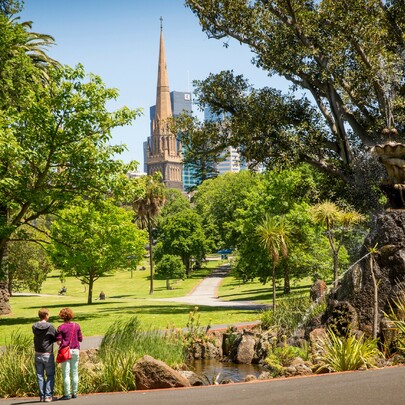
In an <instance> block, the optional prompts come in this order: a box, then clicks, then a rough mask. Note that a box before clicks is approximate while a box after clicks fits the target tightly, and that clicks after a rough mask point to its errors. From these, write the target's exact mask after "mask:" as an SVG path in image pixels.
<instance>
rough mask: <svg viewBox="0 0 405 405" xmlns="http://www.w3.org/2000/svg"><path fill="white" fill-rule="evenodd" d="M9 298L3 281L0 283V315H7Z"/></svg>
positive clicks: (8, 312)
mask: <svg viewBox="0 0 405 405" xmlns="http://www.w3.org/2000/svg"><path fill="white" fill-rule="evenodd" d="M9 300H10V298H9V295H8V290H7V284H6V283H4V282H1V283H0V315H7V314H10V313H11V308H10V304H9V303H8V302H9Z"/></svg>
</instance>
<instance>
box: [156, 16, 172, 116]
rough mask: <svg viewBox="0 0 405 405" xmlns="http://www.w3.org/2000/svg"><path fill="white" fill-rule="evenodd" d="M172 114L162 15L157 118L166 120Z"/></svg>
mask: <svg viewBox="0 0 405 405" xmlns="http://www.w3.org/2000/svg"><path fill="white" fill-rule="evenodd" d="M171 116H172V107H171V103H170V90H169V78H168V74H167V65H166V52H165V44H164V40H163V18H162V17H160V47H159V65H158V79H157V91H156V119H157V120H166V119H167V118H169V117H171Z"/></svg>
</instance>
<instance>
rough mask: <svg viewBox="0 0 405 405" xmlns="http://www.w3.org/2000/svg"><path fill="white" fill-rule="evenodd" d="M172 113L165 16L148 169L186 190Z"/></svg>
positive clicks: (147, 149)
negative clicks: (164, 35)
mask: <svg viewBox="0 0 405 405" xmlns="http://www.w3.org/2000/svg"><path fill="white" fill-rule="evenodd" d="M189 98H190V103H191V95H189ZM186 101H187V100H186ZM172 116H173V112H172V103H171V97H170V90H169V79H168V74H167V69H166V53H165V47H164V40H163V28H162V19H161V24H160V47H159V64H158V79H157V91H156V105H155V108H154V116H153V119H152V122H151V136H150V137H148V140H147V143H146V145H145V149H146V159H145V162H146V172H147V174H149V175H151V174H154V173H156V172H161V173H162V176H163V182H164V183H165V184H166V185H167V187H169V188H176V189H178V190H181V191H183V181H182V166H183V163H182V151H181V144H180V142H179V141H178V140H177V137H176V134H173V133H172V132H171V131H170V128H169V125H168V121H169V119H170V118H171V117H172Z"/></svg>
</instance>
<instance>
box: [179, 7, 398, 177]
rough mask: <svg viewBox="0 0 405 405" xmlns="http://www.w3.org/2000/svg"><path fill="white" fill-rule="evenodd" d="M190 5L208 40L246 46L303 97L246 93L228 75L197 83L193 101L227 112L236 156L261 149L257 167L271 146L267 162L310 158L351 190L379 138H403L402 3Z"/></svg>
mask: <svg viewBox="0 0 405 405" xmlns="http://www.w3.org/2000/svg"><path fill="white" fill-rule="evenodd" d="M186 5H187V6H188V7H189V8H190V9H191V10H192V11H193V12H194V13H195V14H196V16H197V17H198V18H199V21H200V24H201V26H202V28H203V30H204V31H205V32H206V33H207V35H208V36H209V37H212V38H216V39H222V38H226V39H229V38H233V39H236V40H237V41H238V42H240V43H242V44H246V45H247V46H248V47H249V48H250V49H251V51H252V52H253V54H254V55H255V58H254V63H255V64H256V65H257V67H259V68H261V69H264V70H266V71H268V72H269V74H270V75H274V74H278V75H280V76H282V77H284V78H286V79H287V80H288V81H290V83H291V84H292V90H304V91H305V92H306V94H307V95H308V98H305V97H304V98H301V99H299V100H297V99H296V98H294V97H292V96H291V95H288V96H283V95H281V94H280V93H279V92H277V91H276V90H274V89H262V90H259V91H251V92H249V91H248V85H247V83H246V82H244V81H243V80H242V78H241V77H240V76H236V77H234V76H233V74H231V73H229V72H228V73H223V74H220V75H218V76H211V77H210V78H209V79H207V81H205V82H201V83H200V86H199V87H200V89H202V92H201V94H200V96H202V97H200V96H197V97H198V98H200V99H201V101H202V102H203V103H205V104H209V105H210V106H211V107H212V108H214V112H222V111H225V112H229V113H231V114H232V120H233V125H230V127H231V129H230V131H229V133H230V134H231V135H230V140H229V142H230V143H231V144H232V143H233V144H236V143H239V145H237V146H242V148H241V152H242V153H245V149H244V148H245V147H246V148H247V150H248V151H249V152H251V153H250V158H254V157H255V155H256V152H258V155H257V160H259V161H262V160H263V154H261V153H260V151H262V150H265V151H267V150H269V148H270V152H269V160H270V161H277V162H281V163H283V161H285V159H288V160H291V159H295V160H297V161H306V162H309V163H310V164H312V165H313V166H315V167H317V168H319V169H321V170H323V171H325V172H327V173H330V174H332V175H333V176H335V177H339V178H340V179H342V180H343V181H344V182H345V183H351V184H353V182H355V180H356V174H357V171H356V164H357V163H358V162H359V161H361V160H364V158H365V153H366V151H367V150H368V148H369V147H370V146H373V145H374V144H375V143H376V142H381V140H383V137H382V133H383V132H384V133H387V134H388V135H391V136H393V135H395V134H396V133H397V131H396V130H394V127H396V128H397V130H398V132H399V133H400V134H402V133H403V132H404V131H403V130H404V124H405V115H404V112H405V110H404V105H405V104H404V94H405V92H404V91H403V90H404V86H405V81H404V80H403V71H404V67H405V61H404V59H403V56H402V55H403V53H404V48H405V45H404V44H405V41H404V32H405V19H404V13H403V2H402V1H401V0H392V1H391V0H390V1H376V0H366V1H365V0H350V1H349V0H344V1H339V2H337V1H331V0H321V1H315V0H310V1H307V0H298V1H290V0H257V1H250V2H247V1H245V0H235V1H232V2H224V1H221V0H201V1H200V0H198V1H197V0H186ZM227 44H228V43H227ZM228 45H229V44H228ZM289 108H290V109H291V111H289ZM284 113H287V115H286V117H287V119H285V120H284V119H283V114H284ZM318 117H320V118H321V121H319V120H318ZM255 121H256V124H255ZM232 137H235V138H234V139H233V138H232ZM400 139H404V136H403V135H401V136H400ZM242 140H244V142H242ZM250 140H254V142H251V143H249V141H250ZM249 146H251V148H250V149H249ZM252 148H253V149H252Z"/></svg>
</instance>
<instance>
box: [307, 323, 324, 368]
mask: <svg viewBox="0 0 405 405" xmlns="http://www.w3.org/2000/svg"><path fill="white" fill-rule="evenodd" d="M326 336H327V335H326V330H325V329H323V328H319V329H314V330H313V331H312V332H311V333H310V334H309V344H310V347H311V355H312V361H313V362H314V364H318V363H321V362H322V359H323V358H324V354H325V351H324V348H323V346H324V345H323V341H324V339H325V338H326Z"/></svg>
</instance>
